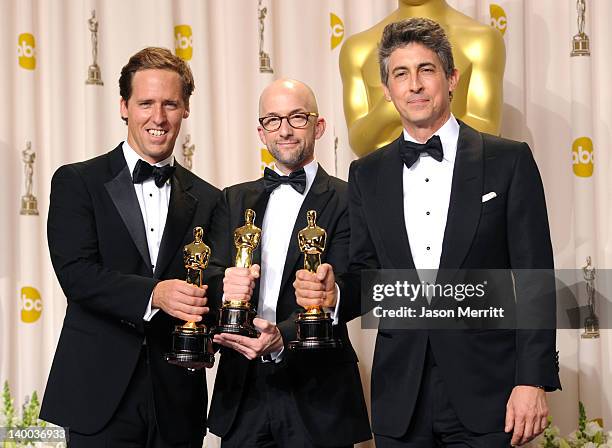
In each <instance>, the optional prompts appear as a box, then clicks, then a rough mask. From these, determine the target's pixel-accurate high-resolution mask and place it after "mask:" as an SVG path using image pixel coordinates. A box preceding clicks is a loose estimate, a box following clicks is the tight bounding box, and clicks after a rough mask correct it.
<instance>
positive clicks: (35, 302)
mask: <svg viewBox="0 0 612 448" xmlns="http://www.w3.org/2000/svg"><path fill="white" fill-rule="evenodd" d="M42 308H43V304H42V299H41V298H40V293H39V292H38V290H37V289H36V288H32V287H31V286H24V287H23V288H21V320H22V321H23V322H25V323H28V324H31V323H32V322H36V321H37V320H38V318H39V317H40V314H41V313H42Z"/></svg>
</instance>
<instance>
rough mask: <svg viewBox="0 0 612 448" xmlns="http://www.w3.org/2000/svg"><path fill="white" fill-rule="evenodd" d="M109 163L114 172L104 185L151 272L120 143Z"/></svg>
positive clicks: (137, 206)
mask: <svg viewBox="0 0 612 448" xmlns="http://www.w3.org/2000/svg"><path fill="white" fill-rule="evenodd" d="M110 164H111V172H112V173H113V174H115V173H116V174H115V176H114V177H113V178H112V179H111V180H110V181H108V182H106V183H105V184H104V187H105V188H106V191H107V192H108V194H109V196H110V197H111V199H112V201H113V203H114V204H115V207H116V208H117V211H118V212H119V216H121V219H122V220H123V223H124V224H125V227H126V228H127V229H128V232H129V233H130V236H131V237H132V240H133V241H134V244H135V245H136V248H137V249H138V252H140V255H141V256H142V259H143V261H144V262H145V265H146V266H148V267H149V270H150V271H151V273H152V272H153V268H152V267H151V256H150V255H149V246H148V245H147V237H146V232H145V227H144V221H143V219H142V213H141V211H140V205H139V204H138V198H137V197H136V191H135V190H134V184H133V183H132V175H131V173H130V170H129V168H128V166H127V163H126V161H125V158H124V157H123V152H122V149H121V145H119V146H118V147H117V148H115V149H114V150H113V151H112V152H111V153H110Z"/></svg>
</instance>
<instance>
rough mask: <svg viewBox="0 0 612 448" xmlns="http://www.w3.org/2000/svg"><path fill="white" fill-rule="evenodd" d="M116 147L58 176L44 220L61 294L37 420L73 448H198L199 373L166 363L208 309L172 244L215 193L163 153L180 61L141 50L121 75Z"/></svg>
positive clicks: (177, 122) (189, 230) (202, 422)
mask: <svg viewBox="0 0 612 448" xmlns="http://www.w3.org/2000/svg"><path fill="white" fill-rule="evenodd" d="M119 86H120V93H121V102H120V109H121V118H122V119H123V120H124V121H125V122H126V124H127V128H128V135H127V140H126V141H124V142H122V143H120V144H119V145H118V146H117V147H116V148H115V149H113V150H112V151H110V152H109V153H106V154H104V155H101V156H99V157H96V158H93V159H91V160H87V161H84V162H80V163H74V164H70V165H65V166H62V167H60V168H59V169H58V170H57V171H56V173H55V174H54V176H53V180H52V184H51V202H50V207H49V219H48V228H47V231H48V239H49V250H50V253H51V260H52V262H53V267H54V269H55V272H56V274H57V277H58V280H59V282H60V285H61V286H62V289H63V291H64V294H65V295H66V297H67V299H68V307H67V309H66V317H65V319H64V326H63V328H62V332H61V335H60V339H59V343H58V346H57V351H56V353H55V359H54V361H53V365H52V367H51V373H50V375H49V380H48V382H47V388H46V391H45V396H44V399H43V404H42V410H41V418H43V419H45V420H47V421H50V422H52V423H55V424H57V425H61V426H65V427H68V428H69V437H70V442H69V444H70V446H74V447H80V446H83V447H98V446H104V447H106V446H112V447H124V446H125V447H127V446H130V447H132V446H143V447H144V446H146V447H170V446H172V447H198V448H200V447H201V446H202V439H203V436H204V434H205V431H206V415H205V413H206V403H207V394H206V383H205V376H204V373H203V372H202V371H189V370H187V369H184V368H182V367H177V366H174V365H170V364H168V363H166V361H165V360H164V354H165V353H166V352H168V351H169V350H170V342H171V333H172V330H173V328H174V326H175V325H176V324H179V323H182V322H183V321H195V322H199V321H201V320H202V318H203V314H205V313H206V312H207V311H208V308H207V306H206V305H207V303H206V301H207V299H206V288H205V287H204V288H201V289H200V288H198V287H196V286H194V285H190V284H188V283H186V282H185V281H184V279H185V275H186V274H185V268H184V264H183V255H182V254H183V247H184V246H185V245H186V244H189V243H190V242H191V241H193V228H194V227H196V226H203V227H205V228H206V227H207V226H208V222H209V219H210V216H211V214H212V210H213V208H214V204H215V203H216V201H217V199H218V197H219V193H220V192H219V190H217V189H216V188H215V187H213V186H212V185H210V184H208V183H207V182H204V181H203V180H202V179H200V178H198V177H197V176H195V175H194V174H192V173H191V172H189V171H188V170H186V169H185V168H183V167H182V166H180V165H179V164H178V163H177V162H176V160H175V159H174V156H173V155H172V153H173V150H174V143H175V141H176V138H177V136H178V134H179V130H180V127H181V122H182V120H183V119H185V118H187V117H188V115H189V97H190V95H191V93H192V91H193V89H194V82H193V76H192V74H191V70H190V69H189V66H188V65H187V64H186V63H185V62H184V61H182V60H181V59H180V58H178V57H176V56H174V55H173V54H172V53H171V52H170V51H168V50H166V49H163V48H145V49H144V50H142V51H140V52H138V53H136V54H135V55H133V56H132V57H131V58H130V60H129V62H128V63H127V65H125V67H123V70H122V71H121V77H120V78H119Z"/></svg>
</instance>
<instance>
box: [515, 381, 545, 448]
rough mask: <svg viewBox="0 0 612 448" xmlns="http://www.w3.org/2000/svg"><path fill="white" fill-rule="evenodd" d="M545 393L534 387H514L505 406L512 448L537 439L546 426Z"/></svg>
mask: <svg viewBox="0 0 612 448" xmlns="http://www.w3.org/2000/svg"><path fill="white" fill-rule="evenodd" d="M547 417H548V405H547V404H546V393H545V392H544V390H542V389H540V388H538V387H535V386H515V387H514V389H512V393H511V394H510V398H509V399H508V404H507V405H506V427H505V429H504V431H506V432H510V431H512V430H513V429H514V432H513V433H512V441H511V444H512V446H517V445H523V444H525V443H527V442H529V441H530V440H531V439H533V438H534V437H537V436H538V435H539V434H540V433H541V432H542V431H544V429H545V428H546V425H547V424H548V422H547V420H546V418H547Z"/></svg>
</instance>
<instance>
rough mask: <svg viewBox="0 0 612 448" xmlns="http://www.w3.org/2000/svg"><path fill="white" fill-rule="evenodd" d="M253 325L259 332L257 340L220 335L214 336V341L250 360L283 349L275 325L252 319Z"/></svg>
mask: <svg viewBox="0 0 612 448" xmlns="http://www.w3.org/2000/svg"><path fill="white" fill-rule="evenodd" d="M253 324H254V325H255V326H256V327H257V328H258V329H259V331H260V332H261V334H260V335H259V337H257V338H249V337H247V336H240V335H238V334H231V333H221V334H216V335H215V337H214V341H215V342H216V343H217V344H220V345H223V346H225V347H229V348H232V349H234V350H236V351H237V352H239V353H241V354H242V355H244V356H245V357H247V358H248V359H251V360H252V359H255V358H257V357H259V356H265V355H267V354H269V353H274V352H278V351H280V349H281V348H283V337H282V336H281V333H280V330H279V329H278V327H277V326H276V325H274V324H273V323H271V322H268V321H267V320H265V319H261V318H259V317H256V318H255V319H253Z"/></svg>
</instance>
